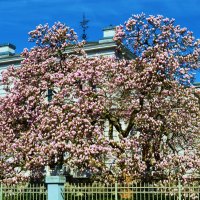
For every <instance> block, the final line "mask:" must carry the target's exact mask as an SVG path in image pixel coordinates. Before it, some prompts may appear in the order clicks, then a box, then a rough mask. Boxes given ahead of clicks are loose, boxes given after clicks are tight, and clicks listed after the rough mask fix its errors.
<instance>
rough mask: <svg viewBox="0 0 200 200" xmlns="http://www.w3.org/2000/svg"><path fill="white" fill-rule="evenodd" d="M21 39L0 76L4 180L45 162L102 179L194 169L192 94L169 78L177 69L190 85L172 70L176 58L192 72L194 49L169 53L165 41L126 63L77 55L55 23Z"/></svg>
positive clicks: (195, 96) (72, 40)
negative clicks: (13, 62) (18, 53)
mask: <svg viewBox="0 0 200 200" xmlns="http://www.w3.org/2000/svg"><path fill="white" fill-rule="evenodd" d="M151 18H152V17H151ZM153 19H155V20H156V19H157V18H156V17H153ZM129 24H130V23H129ZM132 26H133V24H132ZM166 26H167V25H166ZM169 26H170V27H171V24H170V23H169ZM129 27H130V25H129ZM133 27H134V26H133ZM159 28H160V26H159ZM171 29H172V30H174V31H175V30H176V28H175V27H172V28H171ZM119 30H120V31H121V32H122V29H121V27H120V28H118V31H117V33H116V37H115V38H117V40H118V42H120V41H122V39H120V38H121V37H120V33H119ZM124 34H125V32H124V31H123V34H121V36H123V37H124ZM30 37H31V41H33V42H36V46H35V47H34V48H32V49H31V50H30V51H28V50H27V49H25V50H24V51H23V52H22V56H23V57H24V60H23V61H22V63H21V67H20V68H17V69H16V68H14V67H13V66H11V67H10V68H8V70H7V71H5V72H4V73H3V78H2V82H3V84H4V86H5V89H6V90H7V95H6V96H5V97H1V98H0V121H1V122H0V124H1V126H0V151H1V160H0V168H1V170H0V175H1V179H2V180H3V181H7V182H9V181H10V182H17V181H22V180H25V179H30V177H35V178H37V177H38V176H39V177H40V176H42V173H43V171H42V170H43V169H44V166H46V165H49V166H50V167H55V166H57V165H60V164H65V165H67V166H69V167H70V168H71V169H74V170H76V169H78V170H82V171H84V170H86V169H87V171H89V173H90V174H91V175H92V178H93V179H95V180H102V181H109V182H112V181H114V180H115V178H118V180H127V179H130V177H131V180H132V179H137V178H140V179H142V180H144V181H150V180H151V178H152V176H156V177H157V178H158V179H165V178H166V177H169V178H170V179H174V178H177V177H180V178H184V175H185V174H186V172H191V173H195V172H196V170H198V169H199V163H200V162H199V161H200V160H199V151H197V149H196V145H195V143H196V140H197V138H198V137H199V126H200V124H199V121H200V119H199V118H200V115H199V114H200V108H199V95H200V94H199V91H198V90H197V89H195V88H194V87H189V86H188V87H185V86H184V85H181V84H180V82H179V80H180V79H179V80H177V79H176V73H177V70H179V72H181V70H184V76H182V81H183V82H187V81H188V80H189V78H188V76H189V75H188V70H186V68H182V67H180V66H181V65H182V61H183V60H184V62H185V64H184V65H185V66H188V65H190V66H193V65H194V64H195V61H196V60H195V59H196V57H197V55H196V54H197V53H199V49H196V50H195V53H191V54H188V55H187V56H186V55H178V56H176V55H174V53H171V51H173V50H171V49H170V48H171V46H170V45H165V48H164V47H163V45H162V43H161V44H160V43H158V44H156V45H155V46H152V47H148V48H146V49H145V48H142V47H140V46H138V52H139V51H143V53H142V54H138V56H137V57H136V58H135V59H132V60H124V59H121V60H119V59H117V58H113V57H112V58H110V57H93V58H88V57H87V56H86V55H85V54H81V56H80V55H79V56H77V55H76V54H77V53H81V52H83V51H82V49H81V46H82V45H83V44H82V43H78V42H77V38H76V35H75V33H74V31H73V30H70V29H69V28H68V27H66V26H65V25H63V24H61V23H56V24H55V25H54V26H53V27H52V28H49V27H48V26H47V25H45V26H42V25H40V26H38V27H37V28H36V30H35V31H32V32H30ZM141 37H142V38H145V37H147V36H146V35H145V34H143V35H142V36H141ZM177 37H178V36H177ZM180 37H181V36H180ZM147 38H148V37H147ZM187 40H188V43H190V37H188V38H187V37H186V38H185V43H187ZM167 42H169V43H171V41H167V40H166V41H165V43H167ZM195 44H196V43H195ZM72 46H73V49H74V50H73V51H69V48H70V49H71V47H72ZM168 46H169V47H170V48H168ZM135 48H136V47H135ZM77 49H78V50H77ZM67 52H68V53H67ZM185 57H187V58H188V60H187V59H186V58H185ZM187 61H188V64H187ZM191 63H192V65H191ZM186 75H188V76H186ZM48 94H51V98H49V100H48ZM106 129H108V131H107V132H106V131H105V130H106ZM116 135H117V138H118V139H117V140H116V139H114V138H115V137H114V136H116ZM108 162H110V164H108ZM25 172H26V173H25Z"/></svg>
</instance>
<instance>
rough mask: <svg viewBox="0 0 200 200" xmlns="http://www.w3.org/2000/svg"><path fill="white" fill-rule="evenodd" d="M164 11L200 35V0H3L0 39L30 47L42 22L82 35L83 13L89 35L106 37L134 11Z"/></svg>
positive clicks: (90, 38) (0, 13)
mask: <svg viewBox="0 0 200 200" xmlns="http://www.w3.org/2000/svg"><path fill="white" fill-rule="evenodd" d="M141 12H144V13H146V14H148V15H149V14H153V15H156V14H161V15H164V16H166V17H169V18H175V20H176V24H180V25H181V27H187V28H188V29H189V30H191V31H193V32H194V35H195V37H196V38H200V0H101V1H100V0H0V16H1V17H0V43H8V42H9V43H12V44H14V45H16V47H17V49H16V51H17V53H20V52H21V51H22V50H23V48H25V47H28V48H30V47H31V45H32V44H30V43H29V42H28V32H29V31H31V30H33V29H34V28H35V27H36V26H37V25H38V24H45V23H49V24H50V25H52V24H53V23H54V22H55V21H61V22H63V23H65V24H67V25H68V26H70V27H72V28H74V29H75V31H76V32H77V33H78V34H79V35H80V34H81V28H80V21H81V20H82V16H83V13H85V15H86V18H88V19H89V20H90V22H89V24H88V25H89V28H88V30H87V35H88V39H89V40H90V41H96V40H98V39H100V38H101V37H102V29H103V28H104V27H107V26H108V25H110V24H112V25H118V24H123V23H124V21H126V20H127V19H128V18H129V17H130V16H131V14H139V13H141Z"/></svg>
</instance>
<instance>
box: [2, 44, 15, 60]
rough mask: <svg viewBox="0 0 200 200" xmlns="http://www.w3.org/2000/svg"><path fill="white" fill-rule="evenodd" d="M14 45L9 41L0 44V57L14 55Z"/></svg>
mask: <svg viewBox="0 0 200 200" xmlns="http://www.w3.org/2000/svg"><path fill="white" fill-rule="evenodd" d="M15 49H16V47H15V45H13V44H11V43H6V44H0V57H7V56H13V55H15Z"/></svg>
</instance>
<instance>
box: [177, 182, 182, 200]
mask: <svg viewBox="0 0 200 200" xmlns="http://www.w3.org/2000/svg"><path fill="white" fill-rule="evenodd" d="M181 190H182V188H181V182H180V180H178V200H181Z"/></svg>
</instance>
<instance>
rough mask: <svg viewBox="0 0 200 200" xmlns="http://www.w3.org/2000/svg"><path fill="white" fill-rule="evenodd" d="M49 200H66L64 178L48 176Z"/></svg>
mask: <svg viewBox="0 0 200 200" xmlns="http://www.w3.org/2000/svg"><path fill="white" fill-rule="evenodd" d="M45 182H46V183H47V191H48V200H64V193H63V192H64V184H65V182H66V178H65V177H64V176H46V179H45Z"/></svg>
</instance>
